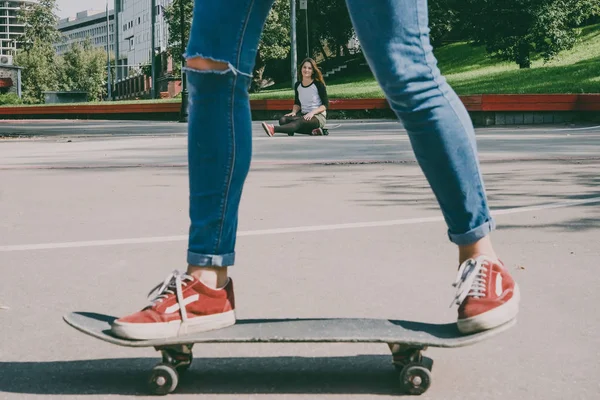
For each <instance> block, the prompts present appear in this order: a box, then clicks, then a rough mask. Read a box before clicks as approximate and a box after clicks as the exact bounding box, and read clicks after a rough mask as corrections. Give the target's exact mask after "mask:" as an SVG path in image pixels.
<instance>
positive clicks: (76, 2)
mask: <svg viewBox="0 0 600 400" xmlns="http://www.w3.org/2000/svg"><path fill="white" fill-rule="evenodd" d="M56 5H57V6H58V12H57V15H58V16H59V17H60V18H65V17H69V16H74V15H75V14H77V13H78V12H79V11H84V10H105V9H106V0H83V1H82V0H57V1H56ZM108 8H109V9H111V10H112V9H113V8H114V0H108Z"/></svg>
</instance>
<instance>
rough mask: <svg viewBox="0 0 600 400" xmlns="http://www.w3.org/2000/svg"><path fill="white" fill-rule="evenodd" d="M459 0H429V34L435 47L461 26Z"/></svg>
mask: <svg viewBox="0 0 600 400" xmlns="http://www.w3.org/2000/svg"><path fill="white" fill-rule="evenodd" d="M457 1H461V0H429V28H430V33H429V36H430V40H431V43H432V44H433V46H434V47H437V46H439V45H441V42H442V40H444V38H446V37H447V36H448V35H449V34H451V33H452V32H454V31H455V30H457V28H459V18H458V12H457V6H456V3H457Z"/></svg>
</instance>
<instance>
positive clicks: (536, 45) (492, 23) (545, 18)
mask: <svg viewBox="0 0 600 400" xmlns="http://www.w3.org/2000/svg"><path fill="white" fill-rule="evenodd" d="M457 4H458V3H457ZM461 4H462V6H461V7H460V18H461V20H462V24H463V27H464V29H465V32H466V33H467V34H468V35H469V36H470V37H471V38H472V39H474V40H475V42H476V43H478V44H485V45H486V48H487V51H488V52H489V53H491V54H493V55H495V56H497V57H499V58H501V59H505V60H509V61H515V62H516V63H517V64H518V65H519V67H521V68H529V67H530V66H531V59H532V57H534V56H541V57H542V58H543V59H544V60H545V61H548V60H550V59H551V58H553V57H554V56H556V54H558V52H560V51H562V50H567V49H570V48H571V47H573V44H574V43H575V41H576V38H577V31H576V28H577V27H578V26H580V24H581V23H582V22H583V21H585V20H586V19H587V18H589V17H590V16H592V15H598V14H599V13H600V3H599V2H598V0H464V1H463V2H462V3H461Z"/></svg>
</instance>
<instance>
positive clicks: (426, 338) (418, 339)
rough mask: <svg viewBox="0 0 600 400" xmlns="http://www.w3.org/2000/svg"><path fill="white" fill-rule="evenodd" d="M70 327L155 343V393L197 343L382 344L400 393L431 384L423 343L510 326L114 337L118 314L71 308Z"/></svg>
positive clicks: (471, 338)
mask: <svg viewBox="0 0 600 400" xmlns="http://www.w3.org/2000/svg"><path fill="white" fill-rule="evenodd" d="M63 319H64V320H65V322H66V323H67V324H69V325H71V326H72V327H73V328H75V329H77V330H79V331H81V332H83V333H85V334H87V335H89V336H93V337H95V338H97V339H100V340H103V341H105V342H108V343H112V344H116V345H119V346H126V347H154V348H155V349H156V350H157V351H160V352H161V354H162V362H161V363H159V364H157V365H156V366H155V367H154V368H153V369H152V372H151V374H150V377H149V379H148V385H149V390H150V392H151V393H153V394H157V395H165V394H168V393H171V392H173V391H175V389H176V388H177V384H178V382H179V377H180V376H182V375H183V373H184V372H185V371H187V369H188V368H189V367H190V365H191V364H192V357H193V356H192V347H193V346H194V344H201V343H385V344H387V345H388V347H389V348H390V350H391V353H392V364H393V365H394V366H395V368H396V370H397V371H398V377H399V385H400V389H401V391H402V392H403V393H406V394H412V395H419V394H422V393H425V391H427V389H428V388H429V386H430V384H431V378H432V377H431V370H432V367H433V360H432V359H430V358H428V357H425V356H423V352H424V351H425V350H426V349H427V347H446V348H452V347H462V346H468V345H471V344H475V343H477V342H480V341H482V340H484V339H488V338H490V337H492V336H495V335H497V334H498V333H500V332H503V331H505V330H507V329H509V328H510V327H512V326H513V325H514V324H515V323H516V320H513V321H510V322H507V323H506V324H504V325H502V326H499V327H497V328H494V329H491V330H488V331H483V332H479V333H475V334H470V335H463V334H461V333H460V332H459V331H458V328H457V327H456V324H430V323H424V322H414V321H402V320H387V319H350V318H334V319H261V320H250V319H247V320H238V321H237V322H236V324H235V325H233V326H231V327H227V328H224V329H219V330H215V331H209V332H201V333H194V334H189V335H185V336H178V337H174V338H169V339H154V340H129V339H121V338H119V337H116V336H113V335H112V333H111V330H110V328H111V323H112V321H114V320H115V319H116V317H111V316H108V315H102V314H95V313H89V312H73V313H70V314H67V315H65V316H64V317H63Z"/></svg>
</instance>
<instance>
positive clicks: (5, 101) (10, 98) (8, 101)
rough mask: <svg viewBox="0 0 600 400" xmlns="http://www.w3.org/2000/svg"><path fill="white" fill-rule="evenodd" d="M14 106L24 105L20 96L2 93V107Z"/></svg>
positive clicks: (0, 104) (0, 95)
mask: <svg viewBox="0 0 600 400" xmlns="http://www.w3.org/2000/svg"><path fill="white" fill-rule="evenodd" d="M12 104H23V102H22V101H21V99H20V98H19V96H17V94H16V93H6V94H1V93H0V106H6V105H12Z"/></svg>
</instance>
